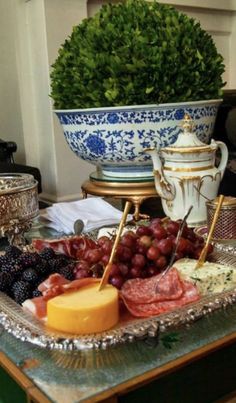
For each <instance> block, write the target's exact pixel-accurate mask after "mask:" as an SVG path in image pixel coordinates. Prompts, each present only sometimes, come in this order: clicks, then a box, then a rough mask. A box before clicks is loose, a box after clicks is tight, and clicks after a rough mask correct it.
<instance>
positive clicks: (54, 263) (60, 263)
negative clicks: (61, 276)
mask: <svg viewBox="0 0 236 403" xmlns="http://www.w3.org/2000/svg"><path fill="white" fill-rule="evenodd" d="M48 263H49V266H50V269H51V271H52V272H58V271H59V270H60V269H61V268H62V267H65V266H66V265H67V264H68V262H67V260H65V259H64V257H59V258H54V259H50V260H49V261H48Z"/></svg>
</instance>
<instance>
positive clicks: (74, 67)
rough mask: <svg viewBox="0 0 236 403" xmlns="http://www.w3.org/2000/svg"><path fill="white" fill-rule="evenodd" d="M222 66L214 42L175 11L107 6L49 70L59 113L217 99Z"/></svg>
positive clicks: (130, 0) (141, 3) (138, 2)
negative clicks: (104, 107) (71, 110)
mask: <svg viewBox="0 0 236 403" xmlns="http://www.w3.org/2000/svg"><path fill="white" fill-rule="evenodd" d="M223 71H224V64H223V58H222V56H221V55H220V54H219V53H218V52H217V49H216V46H215V44H214V42H213V40H212V38H211V36H210V35H209V34H208V33H207V32H206V31H204V30H203V29H202V28H201V26H200V24H199V23H198V22H197V21H195V20H194V19H192V18H189V17H188V16H187V15H185V14H183V13H180V12H178V11H177V10H176V9H175V8H173V7H170V6H168V5H163V4H159V3H157V2H154V3H150V2H146V1H145V0H126V1H124V2H122V3H120V4H108V5H104V6H103V7H102V8H101V9H100V11H99V12H98V13H97V14H96V15H95V16H94V17H92V18H88V19H85V20H83V21H82V23H81V24H80V25H78V26H76V27H74V28H73V32H72V34H71V36H70V37H69V38H68V39H66V41H65V43H64V44H63V45H62V47H61V48H60V49H59V53H58V57H57V59H56V61H55V63H54V64H53V66H52V72H51V84H52V92H51V97H52V98H53V100H54V106H55V108H57V109H71V108H73V109H80V108H94V107H95V108H96V107H103V106H106V107H107V106H120V105H144V104H157V103H169V102H171V103H173V102H184V101H197V100H205V99H216V98H219V97H220V96H221V95H222V87H223V85H224V83H223V81H222V73H223Z"/></svg>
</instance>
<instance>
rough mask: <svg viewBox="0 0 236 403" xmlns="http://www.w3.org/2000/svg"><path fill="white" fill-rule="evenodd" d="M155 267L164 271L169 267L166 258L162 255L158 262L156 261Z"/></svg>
mask: <svg viewBox="0 0 236 403" xmlns="http://www.w3.org/2000/svg"><path fill="white" fill-rule="evenodd" d="M155 265H156V267H157V268H158V269H164V268H165V267H166V266H167V259H166V257H165V256H163V255H161V256H160V257H159V258H158V259H157V260H155Z"/></svg>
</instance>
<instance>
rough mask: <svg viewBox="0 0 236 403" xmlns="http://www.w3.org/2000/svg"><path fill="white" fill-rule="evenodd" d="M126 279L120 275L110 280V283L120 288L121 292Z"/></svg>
mask: <svg viewBox="0 0 236 403" xmlns="http://www.w3.org/2000/svg"><path fill="white" fill-rule="evenodd" d="M124 281H125V280H124V278H123V277H122V276H120V275H118V274H117V275H116V276H114V277H110V278H109V283H110V284H112V285H114V287H116V288H118V289H119V290H120V289H121V287H122V285H123V284H124Z"/></svg>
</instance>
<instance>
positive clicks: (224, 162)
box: [216, 141, 229, 179]
mask: <svg viewBox="0 0 236 403" xmlns="http://www.w3.org/2000/svg"><path fill="white" fill-rule="evenodd" d="M216 144H217V146H218V147H219V149H220V152H221V160H220V164H219V166H218V170H219V171H220V173H221V179H222V177H223V175H224V172H225V168H226V165H227V162H228V156H229V152H228V148H227V146H226V145H225V143H223V142H222V141H216Z"/></svg>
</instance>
